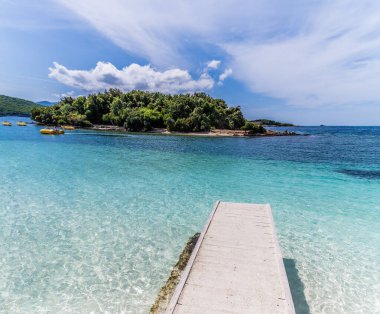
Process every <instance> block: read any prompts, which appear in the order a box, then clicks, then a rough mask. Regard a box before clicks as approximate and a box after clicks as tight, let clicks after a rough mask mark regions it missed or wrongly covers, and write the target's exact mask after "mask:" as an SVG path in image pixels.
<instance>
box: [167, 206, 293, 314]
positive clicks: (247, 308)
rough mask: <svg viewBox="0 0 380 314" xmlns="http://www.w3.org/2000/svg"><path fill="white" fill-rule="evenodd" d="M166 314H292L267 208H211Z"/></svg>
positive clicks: (291, 301)
mask: <svg viewBox="0 0 380 314" xmlns="http://www.w3.org/2000/svg"><path fill="white" fill-rule="evenodd" d="M166 313H168V314H169V313H234V314H237V313H268V314H269V313H271V314H274V313H292V314H293V313H295V310H294V305H293V300H292V297H291V293H290V289H289V283H288V279H287V276H286V272H285V268H284V264H283V260H282V255H281V251H280V247H279V244H278V241H277V237H276V232H275V228H274V222H273V216H272V211H271V208H270V206H269V205H267V204H265V205H257V204H241V203H225V202H218V203H217V204H216V205H215V207H214V209H213V211H212V212H211V214H210V216H209V219H208V221H207V223H206V225H205V227H204V229H203V231H202V233H201V235H200V237H199V240H198V242H197V244H196V246H195V248H194V250H193V253H192V255H191V257H190V259H189V262H188V264H187V266H186V268H185V270H184V272H183V274H182V275H181V280H180V281H179V284H178V285H177V287H176V289H175V291H174V294H173V296H172V298H171V300H170V302H169V306H168V308H167V310H166Z"/></svg>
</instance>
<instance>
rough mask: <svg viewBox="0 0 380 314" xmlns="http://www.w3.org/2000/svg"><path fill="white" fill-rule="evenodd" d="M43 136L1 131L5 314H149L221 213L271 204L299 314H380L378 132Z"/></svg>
mask: <svg viewBox="0 0 380 314" xmlns="http://www.w3.org/2000/svg"><path fill="white" fill-rule="evenodd" d="M3 120H5V118H0V121H3ZM16 120H17V119H13V121H14V122H15V121H16ZM38 130H39V127H37V126H34V125H28V126H27V127H24V128H22V127H17V126H12V127H3V126H1V125H0V182H1V184H0V270H1V271H0V313H58V312H59V313H61V312H62V313H78V312H79V313H89V312H95V313H102V312H106V311H108V312H110V313H115V312H124V313H145V312H147V311H148V309H149V307H150V305H151V303H152V302H153V301H154V299H155V296H156V294H157V292H158V290H159V288H160V287H161V285H162V284H163V282H164V281H165V280H166V279H167V276H168V274H169V272H170V268H171V266H172V265H173V264H175V262H176V260H177V257H178V255H179V253H180V251H181V249H182V248H183V246H184V243H185V242H186V241H187V239H188V237H190V236H191V235H193V234H194V233H195V232H196V231H199V230H201V229H202V226H203V224H204V223H205V221H206V219H207V216H208V214H209V212H210V210H211V208H212V206H213V204H214V202H215V201H216V200H219V199H220V200H224V201H234V202H254V203H270V204H271V206H272V208H273V211H274V216H275V217H274V218H275V223H276V228H277V232H278V235H279V239H280V244H281V248H282V252H283V255H284V258H285V263H286V265H287V271H288V276H289V279H290V283H291V285H292V292H293V296H294V301H295V305H296V308H297V310H298V312H299V313H308V312H310V313H380V267H379V263H380V128H376V127H373V128H370V127H362V128H361V127H355V128H353V127H315V128H298V129H296V130H297V131H299V132H305V133H309V134H312V135H310V136H300V137H273V138H197V137H187V136H182V137H181V136H177V137H176V136H159V135H139V134H132V135H131V134H117V133H100V132H91V131H84V130H76V131H71V132H66V134H65V135H63V136H42V135H40V134H39V131H38Z"/></svg>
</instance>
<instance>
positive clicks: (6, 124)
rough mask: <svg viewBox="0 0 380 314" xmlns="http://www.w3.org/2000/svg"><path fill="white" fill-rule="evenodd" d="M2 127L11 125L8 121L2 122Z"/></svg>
mask: <svg viewBox="0 0 380 314" xmlns="http://www.w3.org/2000/svg"><path fill="white" fill-rule="evenodd" d="M3 125H4V126H12V123H10V122H8V121H4V122H3Z"/></svg>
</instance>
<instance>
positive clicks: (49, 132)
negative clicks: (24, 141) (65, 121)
mask: <svg viewBox="0 0 380 314" xmlns="http://www.w3.org/2000/svg"><path fill="white" fill-rule="evenodd" d="M40 133H41V134H47V135H60V134H65V131H64V130H58V129H41V130H40Z"/></svg>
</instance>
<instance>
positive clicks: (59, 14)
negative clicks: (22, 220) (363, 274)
mask: <svg viewBox="0 0 380 314" xmlns="http://www.w3.org/2000/svg"><path fill="white" fill-rule="evenodd" d="M0 7H1V10H0V69H1V71H0V94H6V95H11V96H17V97H22V98H27V99H31V100H34V101H39V100H52V101H55V100H58V99H59V98H60V97H61V96H62V95H73V96H77V95H83V94H88V93H91V92H98V91H102V90H104V89H105V88H110V87H117V88H120V89H122V90H125V91H127V90H130V89H134V88H139V89H145V90H158V91H162V92H167V93H178V92H194V91H205V92H207V93H209V94H211V95H212V96H215V97H221V98H224V99H226V100H227V102H228V103H229V104H230V105H241V106H242V108H243V110H244V112H245V114H246V115H247V117H248V118H271V119H278V120H282V121H289V122H293V123H297V124H309V125H312V124H314V125H315V124H329V125H379V121H380V18H379V17H380V2H379V1H375V0H363V1H353V0H345V1H341V0H336V1H327V0H326V1H323V0H320V1H316V0H305V1H302V4H300V1H296V0H265V1H264V0H251V1H248V0H239V1H235V0H234V1H233V0H225V1H222V2H221V1H216V0H208V1H200V0H192V1H189V0H176V1H174V0H139V1H137V0H130V1H126V0H107V1H101V0H82V1H75V0H50V1H48V0H40V1H26V0H0Z"/></svg>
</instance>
